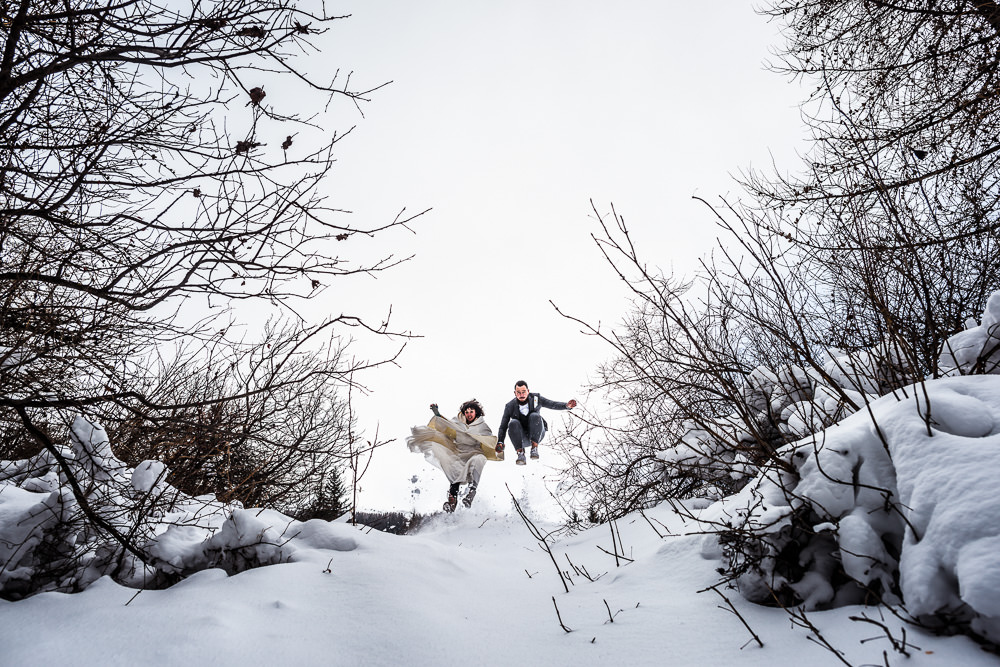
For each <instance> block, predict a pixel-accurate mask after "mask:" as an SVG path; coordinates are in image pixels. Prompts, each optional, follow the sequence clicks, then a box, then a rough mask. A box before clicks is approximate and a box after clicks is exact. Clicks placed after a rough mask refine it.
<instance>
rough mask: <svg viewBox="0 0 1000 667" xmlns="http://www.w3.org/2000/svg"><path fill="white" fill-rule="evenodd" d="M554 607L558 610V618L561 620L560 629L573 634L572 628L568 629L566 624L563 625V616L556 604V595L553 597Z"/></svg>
mask: <svg viewBox="0 0 1000 667" xmlns="http://www.w3.org/2000/svg"><path fill="white" fill-rule="evenodd" d="M552 606H553V607H555V608H556V618H558V619H559V627H560V628H562V629H563V631H564V632H566V633H570V632H573V629H572V628H567V627H566V624H565V623H563V620H562V614H560V613H559V605H557V604H556V596H554V595H553V596H552Z"/></svg>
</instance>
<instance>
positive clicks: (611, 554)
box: [596, 545, 635, 563]
mask: <svg viewBox="0 0 1000 667" xmlns="http://www.w3.org/2000/svg"><path fill="white" fill-rule="evenodd" d="M596 546H597V548H598V549H600V550H601V551H603V552H604V553H606V554H607V555H609V556H614V557H615V562H618V559H620V558H623V559H625V560H627V561H628V562H630V563H634V562H635V561H634V560H633V559H631V558H628V557H627V556H623V555H621V554H620V553H618V552H617V551H616V552H615V553H611V552H610V551H608V550H607V549H605V548H604V547H602V546H600V545H596Z"/></svg>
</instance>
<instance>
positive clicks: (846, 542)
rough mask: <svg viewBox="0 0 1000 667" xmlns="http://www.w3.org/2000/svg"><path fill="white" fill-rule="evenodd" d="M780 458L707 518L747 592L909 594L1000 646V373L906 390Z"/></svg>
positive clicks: (845, 600)
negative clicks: (999, 489)
mask: <svg viewBox="0 0 1000 667" xmlns="http://www.w3.org/2000/svg"><path fill="white" fill-rule="evenodd" d="M779 458H780V461H781V462H782V464H783V465H781V466H775V467H773V468H771V469H769V470H767V471H765V472H763V473H761V474H760V475H759V476H758V477H757V478H756V479H755V480H754V481H753V482H752V483H751V484H749V485H747V486H746V487H745V488H744V489H743V490H742V491H741V492H740V493H739V494H737V495H735V496H732V497H730V498H727V499H725V500H724V501H721V502H719V503H717V504H716V505H714V506H713V507H712V508H710V510H709V511H707V512H706V514H704V515H703V517H702V518H703V520H704V521H706V522H709V523H710V524H711V525H713V526H714V527H715V529H716V530H718V531H719V533H720V535H721V536H722V537H721V540H718V542H717V543H718V545H719V546H721V552H716V553H718V554H719V555H723V556H724V557H725V558H726V559H727V569H728V571H729V573H730V575H731V576H732V577H733V579H734V581H735V584H736V585H737V587H738V588H739V590H740V592H741V593H742V594H743V595H744V596H746V597H747V598H749V599H751V600H755V601H758V602H764V603H774V602H775V601H779V602H781V603H782V604H789V603H790V604H795V603H802V604H804V605H805V606H806V607H807V608H810V609H815V608H824V607H830V606H839V605H843V604H852V603H862V602H866V601H869V602H874V601H878V600H881V601H887V602H901V603H902V604H903V606H904V608H905V609H906V611H907V612H908V613H909V614H911V615H913V616H914V617H915V618H916V619H918V620H919V621H920V622H923V623H925V624H928V625H932V626H936V627H943V628H957V629H961V630H966V631H971V632H972V633H974V634H977V635H979V636H981V637H983V638H984V639H987V640H989V641H991V642H1000V605H998V603H997V600H1000V561H998V560H997V558H996V553H997V548H998V547H1000V523H997V521H996V517H997V516H1000V497H998V496H997V494H996V493H995V485H996V482H995V480H994V479H993V478H994V477H995V475H996V471H997V470H998V469H1000V378H997V377H993V376H976V377H966V378H947V379H939V380H930V381H928V382H926V383H924V384H923V385H914V386H911V387H907V388H904V389H903V390H901V391H900V392H899V393H898V394H897V395H889V396H885V397H883V398H881V399H879V400H877V401H875V402H874V403H872V404H871V405H870V411H868V410H866V411H865V412H863V413H859V414H855V415H852V416H851V417H849V418H847V419H845V420H843V421H841V422H840V423H838V424H836V425H834V426H832V427H830V428H827V429H825V430H823V431H821V432H819V433H816V434H814V435H810V436H808V437H806V438H803V439H801V440H799V441H798V442H796V443H794V444H793V445H789V446H787V447H785V448H784V449H782V450H781V451H780V452H779ZM709 539H710V542H709V543H708V546H709V550H710V551H715V547H713V546H712V545H714V544H716V539H717V538H715V537H712V538H709Z"/></svg>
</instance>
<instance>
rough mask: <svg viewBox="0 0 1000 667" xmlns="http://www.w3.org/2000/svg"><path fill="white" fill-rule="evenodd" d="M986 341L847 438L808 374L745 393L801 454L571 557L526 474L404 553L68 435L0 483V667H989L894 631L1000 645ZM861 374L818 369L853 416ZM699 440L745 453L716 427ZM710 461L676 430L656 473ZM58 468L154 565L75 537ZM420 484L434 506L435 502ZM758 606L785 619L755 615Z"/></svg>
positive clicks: (441, 521) (992, 384)
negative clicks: (200, 493) (186, 484)
mask: <svg viewBox="0 0 1000 667" xmlns="http://www.w3.org/2000/svg"><path fill="white" fill-rule="evenodd" d="M982 321H983V324H981V325H975V323H972V324H973V328H972V329H970V330H968V331H965V332H962V333H960V334H957V335H956V336H955V337H953V338H952V339H951V340H950V341H949V343H950V344H951V347H950V349H951V350H953V351H954V350H966V351H968V349H970V348H969V342H968V341H969V339H970V338H975V339H976V340H977V341H978V342H977V343H976V346H978V347H977V348H976V349H977V350H979V352H977V353H976V354H974V355H972V354H966V356H965V357H963V358H962V359H957V363H956V365H955V366H954V367H953V371H954V372H953V373H951V374H950V376H949V377H944V378H939V379H933V380H927V381H925V382H921V383H917V384H913V385H910V386H906V387H898V388H896V389H894V390H893V391H892V392H891V393H889V394H888V395H885V396H882V397H881V398H876V397H875V396H873V395H871V394H868V395H861V394H860V393H857V394H856V396H857V398H858V399H859V400H858V401H856V402H857V403H858V405H860V406H863V407H862V409H859V410H857V411H856V412H855V413H854V414H850V415H848V416H846V417H844V416H843V415H842V414H841V413H842V412H843V410H842V409H843V406H842V405H840V404H839V403H840V399H839V398H838V395H839V394H838V392H837V391H836V390H835V389H836V388H834V387H830V386H827V385H824V384H823V379H822V378H818V377H816V376H815V375H814V374H813V373H808V372H805V371H802V369H797V368H795V367H791V366H789V367H788V368H786V369H785V370H783V371H781V372H779V373H771V372H767V371H764V370H761V371H760V372H759V373H755V374H754V376H753V377H752V378H751V381H750V383H749V385H748V388H747V391H748V397H750V398H752V399H753V400H754V401H756V402H757V403H758V404H759V405H760V408H761V409H762V410H766V411H769V412H770V413H771V414H772V415H776V416H779V417H780V419H782V420H783V421H782V423H783V424H784V425H785V426H786V427H787V429H788V431H789V432H793V433H796V432H800V431H801V432H804V433H805V435H804V437H802V438H801V439H799V440H798V441H796V442H793V443H791V444H789V445H787V446H785V447H783V448H782V449H781V450H779V451H778V452H777V456H778V457H780V459H781V460H782V461H783V466H771V467H764V468H761V469H760V470H759V471H758V472H757V473H756V476H755V477H754V478H753V479H752V480H750V483H749V484H747V485H746V486H744V487H743V488H742V489H741V490H740V491H739V492H738V493H736V494H734V495H732V496H729V497H726V498H722V499H719V500H718V501H716V502H711V501H710V500H708V499H704V498H702V499H691V500H689V501H685V503H684V504H677V505H674V506H671V505H669V504H667V503H664V504H662V505H660V506H658V507H654V508H651V509H648V510H646V511H645V512H639V513H634V514H631V515H629V516H626V517H624V518H622V519H620V520H618V521H617V522H615V523H613V524H606V525H601V526H596V527H594V528H591V529H588V530H584V531H581V532H578V533H575V534H574V533H570V532H567V531H566V530H565V529H564V528H560V527H559V526H558V524H557V522H556V520H555V517H556V515H557V512H556V507H557V503H556V502H555V500H554V499H553V498H552V497H551V495H550V491H558V489H559V488H560V487H559V484H558V481H559V480H557V479H554V478H553V474H552V470H551V469H549V468H548V466H547V464H546V463H545V456H543V459H542V460H541V461H532V462H531V463H530V464H529V465H528V466H527V467H520V466H516V465H514V464H513V461H506V462H498V463H492V464H490V465H488V466H487V468H486V470H485V471H484V476H483V481H482V483H481V484H480V488H479V494H478V495H477V499H476V503H475V504H474V505H473V507H472V508H471V509H468V510H464V509H460V511H459V512H458V513H456V514H454V515H445V514H437V515H434V516H432V517H430V518H428V519H426V520H425V521H424V523H423V524H421V527H420V529H419V531H418V532H417V533H416V534H411V535H405V536H397V535H389V534H383V533H379V532H374V531H372V530H371V529H369V528H366V527H363V526H352V525H349V524H348V523H346V522H344V521H343V520H341V521H336V522H325V521H320V520H312V521H307V522H304V523H303V522H299V521H294V520H292V519H290V518H288V517H286V516H284V515H282V514H280V513H278V512H276V511H274V510H264V509H255V508H244V507H241V506H239V505H238V504H231V505H226V504H223V503H221V502H218V501H217V500H216V499H215V498H213V497H210V496H204V497H189V496H186V495H184V494H183V493H181V492H180V491H178V490H177V489H175V488H173V487H172V486H170V484H168V483H167V482H166V481H165V480H166V474H167V472H168V471H167V469H166V467H165V466H163V464H162V463H159V462H156V461H145V462H143V463H141V464H140V465H139V466H137V467H136V468H135V469H134V470H129V469H128V467H127V466H126V465H125V464H123V463H122V462H121V461H120V460H118V459H117V458H115V456H114V454H113V452H112V449H111V445H110V443H109V441H108V437H107V434H106V433H105V431H104V430H103V429H102V428H101V427H100V426H99V425H98V424H94V423H92V422H89V421H87V420H85V419H83V418H79V419H77V420H75V421H74V423H73V424H72V426H71V428H70V443H69V445H68V446H67V447H64V448H62V449H60V450H59V451H58V452H57V454H58V456H57V455H56V453H49V452H43V453H42V454H40V455H38V456H36V457H34V458H32V459H30V460H26V461H10V462H0V589H2V590H3V591H4V593H5V595H6V596H7V597H8V598H12V599H13V598H18V597H24V599H20V600H18V601H6V600H4V601H0V647H2V648H0V663H2V664H4V665H6V664H11V665H21V664H37V663H50V662H54V661H60V660H65V661H73V662H74V663H79V664H98V663H100V664H109V665H126V664H128V665H133V664H146V663H154V664H162V665H174V664H189V663H195V664H205V663H213V664H218V665H244V664H247V663H250V664H263V663H271V662H278V661H280V662H282V663H291V664H302V665H313V664H316V665H319V664H331V663H332V664H361V663H364V664H401V663H403V664H412V665H424V664H462V665H467V664H483V665H507V664H516V663H529V662H530V663H532V664H533V663H536V662H550V663H557V664H597V663H602V664H603V663H604V662H606V661H615V662H625V663H626V664H663V663H667V664H677V665H716V664H727V665H769V666H770V665H785V664H810V665H827V664H829V665H839V664H844V663H845V662H846V663H847V664H857V665H860V664H888V661H889V660H890V659H893V660H894V661H896V662H898V661H901V660H902V659H903V658H904V657H905V659H906V661H907V664H910V665H916V666H919V665H954V664H961V665H995V664H1000V658H998V657H997V654H996V653H988V652H985V651H984V650H983V649H981V648H980V646H979V645H978V644H977V643H976V642H975V641H974V639H973V638H971V637H970V636H969V635H960V636H952V637H947V636H943V635H941V634H940V633H939V634H929V632H928V630H926V629H921V627H920V626H919V625H912V624H907V623H906V622H905V621H904V620H903V619H904V618H906V617H908V616H910V617H912V618H914V619H915V620H917V621H919V622H920V623H921V624H924V626H925V627H926V628H937V629H939V630H943V631H954V630H964V631H965V632H967V633H970V634H971V635H972V636H974V637H976V638H978V639H980V640H984V641H986V642H992V643H993V644H994V645H995V644H997V643H1000V559H998V558H997V553H998V552H1000V522H998V521H997V517H998V516H1000V494H997V493H996V491H995V487H996V471H997V470H1000V374H986V375H969V374H967V373H968V372H969V371H970V370H974V369H975V367H978V368H979V370H983V368H987V369H988V368H989V367H988V366H984V360H989V359H991V358H992V355H993V354H994V352H993V350H992V347H991V344H990V343H989V341H990V340H992V338H991V337H992V336H994V334H995V327H996V326H997V324H998V322H1000V299H998V298H994V299H991V300H990V303H989V306H988V308H987V310H986V312H985V313H984V316H983V320H982ZM970 332H971V333H970ZM977 336H978V338H976V337H977ZM963 341H964V342H963ZM984 341H985V342H984ZM949 354H950V353H949ZM864 356H865V355H863V354H862V355H855V356H854V357H853V358H852V359H846V358H843V357H841V358H838V357H836V356H835V355H833V356H832V357H831V364H832V365H831V366H830V367H829V369H830V370H831V371H834V370H836V369H837V368H840V369H845V368H850V369H851V372H850V374H846V375H843V377H844V378H846V381H847V382H848V384H850V385H851V386H854V387H857V388H858V390H859V391H868V390H870V389H872V388H873V387H874V386H875V384H874V381H873V380H872V379H871V378H870V377H867V376H862V375H861V373H860V371H859V370H858V369H860V368H862V365H861V364H858V363H855V362H856V361H857V360H858V359H861V358H863V357H864ZM880 358H885V357H884V356H880V355H878V354H875V355H874V356H872V357H871V359H872V360H875V361H874V362H873V363H872V364H871V365H870V366H869V368H870V369H874V368H876V367H877V368H880V369H884V368H886V366H885V365H884V364H883V363H882V362H877V360H878V359H880ZM952 358H953V359H955V358H954V357H952ZM838 359H839V360H838ZM876 362H877V363H876ZM889 365H890V366H891V361H890V364H889ZM840 388H841V389H843V388H844V387H843V386H841V387H840ZM852 391H853V390H852ZM852 400H853V399H852ZM834 403H837V405H834ZM837 415H840V417H841V418H839V421H836V422H831V419H832V418H833V417H834V416H837ZM717 432H718V433H730V435H731V437H733V438H734V439H738V438H739V437H740V434H739V429H738V428H737V427H736V424H735V423H729V422H727V421H726V420H725V419H723V420H721V422H720V428H719V429H718V431H717ZM724 444H725V443H722V442H720V441H719V440H718V439H717V438H714V437H712V436H710V435H709V434H708V433H707V432H706V431H704V430H697V429H692V430H691V431H689V432H688V434H687V435H686V436H685V437H684V439H683V441H682V443H681V445H680V446H678V447H677V448H675V449H672V450H670V449H668V450H664V451H663V452H661V455H660V459H661V461H662V462H663V464H664V466H667V468H666V469H669V466H670V465H675V464H677V463H678V462H679V461H682V460H685V459H687V460H689V459H691V458H694V459H700V458H704V459H705V460H706V461H707V460H709V459H710V458H711V457H712V456H713V453H712V450H713V448H715V450H714V451H715V452H716V453H718V452H722V451H724V450H723V449H722V448H723V446H724ZM57 459H61V460H62V461H64V462H65V465H66V466H68V467H70V468H71V469H72V470H74V471H75V474H76V477H77V479H78V481H79V483H80V484H79V486H80V489H81V490H80V493H83V494H84V495H85V496H86V498H87V502H88V504H89V505H90V507H91V510H92V511H93V513H94V514H96V515H97V516H99V517H100V518H101V520H102V521H104V522H105V523H106V524H107V525H110V526H114V527H115V528H116V529H118V530H119V531H121V532H123V533H128V534H129V535H130V536H131V537H132V539H133V540H134V541H135V542H136V543H137V544H139V546H140V547H141V548H142V549H143V550H144V551H145V552H146V553H147V554H149V555H151V556H152V559H151V560H149V562H148V563H146V564H143V563H141V562H139V561H138V559H135V558H132V557H131V556H129V555H128V554H125V555H122V553H121V550H120V549H119V548H118V547H117V545H116V544H115V543H114V542H113V541H111V540H109V539H108V538H107V537H106V536H103V535H102V533H101V532H100V531H96V530H94V529H93V527H92V526H91V525H90V524H89V523H88V522H87V521H84V520H83V517H82V514H81V507H80V506H79V504H78V502H77V499H76V498H75V497H74V495H73V493H72V492H71V491H70V489H69V487H68V485H67V484H66V479H65V475H64V473H63V472H62V471H61V469H60V467H59V466H58V465H57ZM417 460H418V459H417V458H416V457H415V458H414V462H415V465H414V467H415V468H416V464H417ZM740 465H741V466H742V467H743V468H744V469H745V470H746V471H747V473H748V474H753V471H755V470H757V468H756V467H755V466H754V465H751V464H750V463H748V462H745V461H744V462H742V463H740ZM411 483H413V484H414V485H416V484H417V483H418V476H417V475H415V474H414V475H413V476H412V478H411ZM431 483H432V484H434V488H436V489H437V493H439V494H440V496H439V497H440V498H442V499H443V497H444V489H445V488H446V484H445V481H444V479H443V478H440V479H435V480H431ZM419 490H420V489H418V488H416V487H415V488H414V490H413V493H414V497H416V494H417V492H418V491H419ZM427 490H428V491H429V493H427V494H422V495H425V496H428V497H431V496H433V494H434V493H435V491H434V490H433V489H431V488H429V487H428V488H427ZM515 498H516V499H517V501H516V502H517V505H518V506H520V507H521V508H522V509H523V510H524V511H525V513H526V515H527V516H528V518H529V519H530V521H531V522H533V524H535V525H537V527H538V530H540V531H541V534H543V535H546V536H547V537H546V539H545V542H542V541H539V540H538V539H537V538H536V537H533V531H532V530H531V529H529V526H528V523H527V522H526V521H522V520H521V519H520V518H519V517H518V514H517V512H515V511H514V510H515V502H514V501H515ZM550 550H551V553H550ZM789 563H792V566H791V567H790V566H789ZM727 572H729V573H733V574H734V579H733V583H732V584H730V585H727V584H726V583H724V582H723V580H722V577H721V575H722V574H725V573H727ZM109 573H115V580H112V578H111V577H110V576H108V575H109ZM173 581H179V583H175V585H173V586H171V587H169V588H162V586H163V585H165V584H167V583H170V582H173ZM116 582H120V583H116ZM150 582H152V583H154V584H157V585H158V586H160V588H159V589H148V590H140V588H141V586H142V585H143V584H149V583H150ZM863 587H867V589H868V591H872V592H875V593H878V597H880V598H881V603H878V601H877V600H875V599H873V598H874V596H872V595H871V594H870V593H869V592H868V591H866V590H865V588H863ZM567 589H568V590H567ZM68 591H81V592H75V593H73V594H69V593H68ZM776 596H777V597H778V598H779V599H783V600H789V599H791V600H794V605H788V606H786V607H785V608H781V607H775V606H764V605H759V604H754V602H773V601H774V600H775V598H776ZM790 596H791V597H790ZM900 603H902V606H900ZM785 604H787V603H785ZM887 605H890V606H887ZM761 644H762V645H761ZM834 651H837V652H839V654H835V653H834ZM894 664H895V663H894Z"/></svg>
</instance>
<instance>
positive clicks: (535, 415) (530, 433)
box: [497, 393, 569, 450]
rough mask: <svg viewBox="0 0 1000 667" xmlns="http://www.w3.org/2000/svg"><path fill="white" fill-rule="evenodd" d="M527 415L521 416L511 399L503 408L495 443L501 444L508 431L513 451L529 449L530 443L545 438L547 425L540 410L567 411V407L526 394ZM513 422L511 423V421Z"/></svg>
mask: <svg viewBox="0 0 1000 667" xmlns="http://www.w3.org/2000/svg"><path fill="white" fill-rule="evenodd" d="M527 404H528V414H526V415H525V414H521V410H520V407H521V404H520V403H518V402H517V399H516V398H513V399H511V400H510V401H509V402H508V403H507V405H505V406H504V408H503V417H501V418H500V433H499V435H498V436H497V441H498V442H500V443H502V442H503V440H504V437H505V436H506V435H507V431H508V429H509V430H510V439H511V442H512V443H513V444H514V449H517V450H521V449H523V448H525V447H530V446H531V443H532V442H536V443H537V442H541V441H542V438H544V437H545V430H546V428H548V424H546V423H545V420H544V419H542V415H541V413H540V410H541V409H542V408H548V409H550V410H569V406H568V405H566V404H565V403H560V402H558V401H550V400H549V399H547V398H545V397H544V396H542V395H541V394H532V393H529V394H528V400H527ZM511 420H513V421H511Z"/></svg>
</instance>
